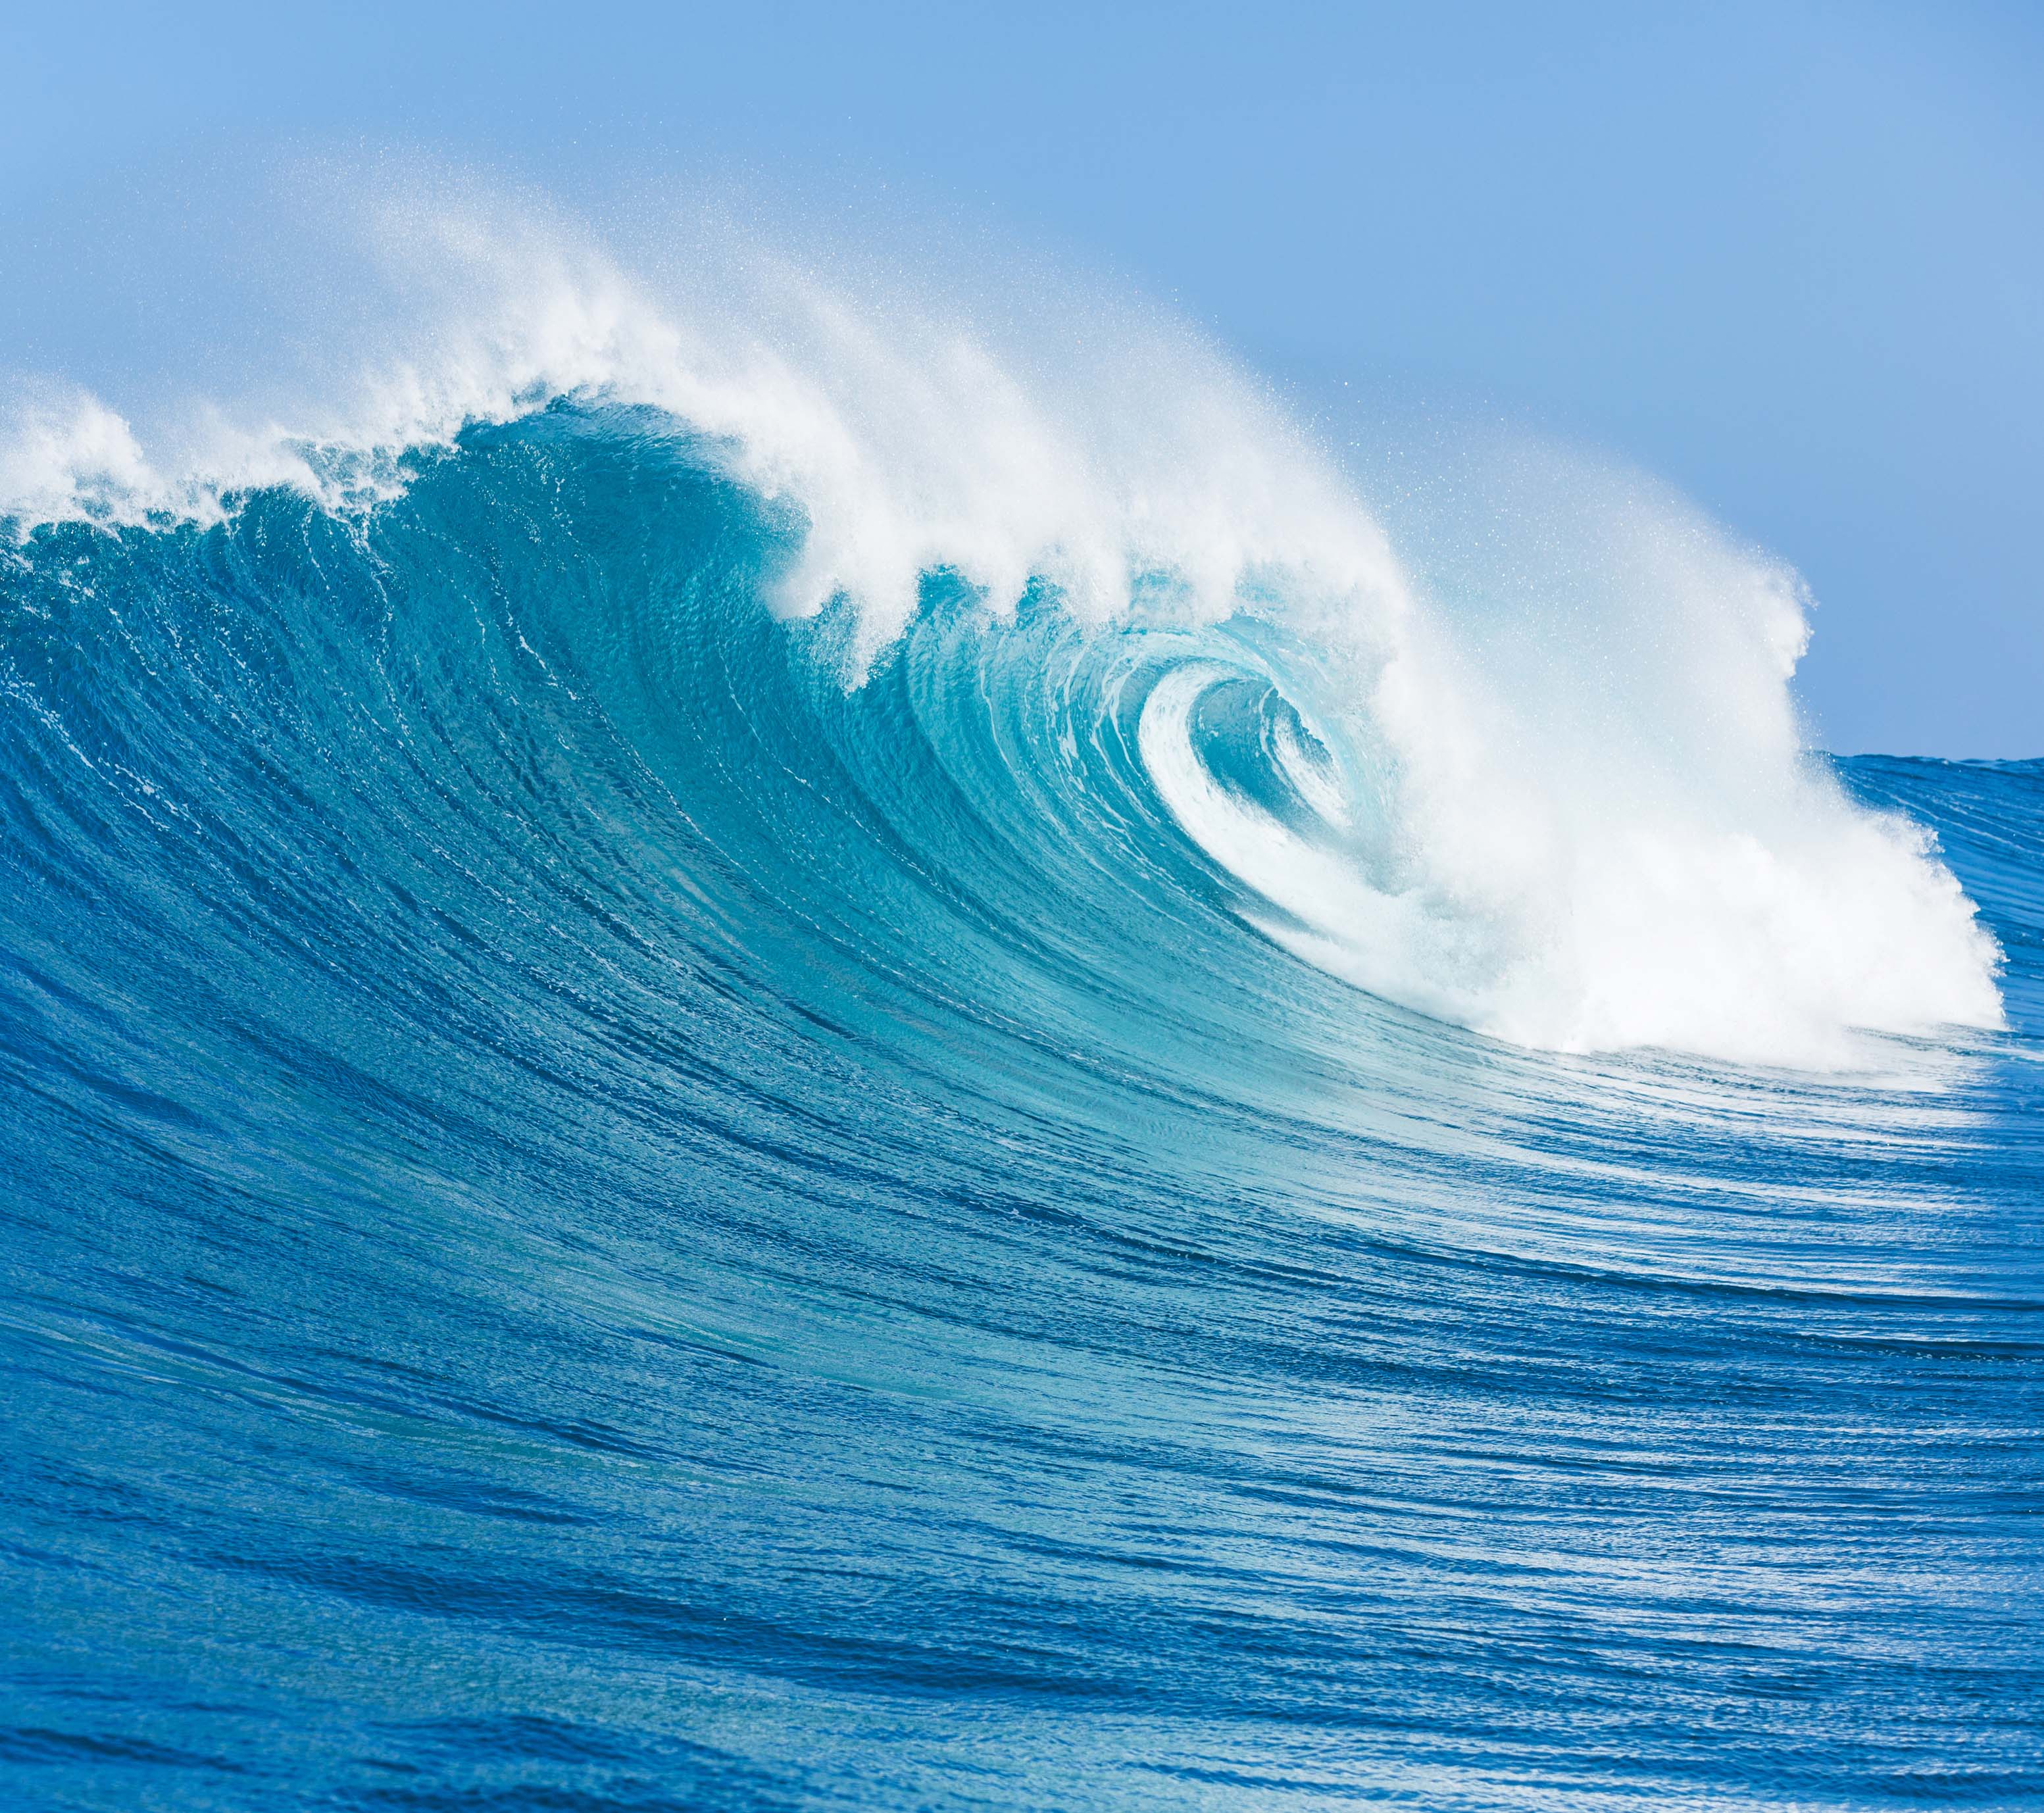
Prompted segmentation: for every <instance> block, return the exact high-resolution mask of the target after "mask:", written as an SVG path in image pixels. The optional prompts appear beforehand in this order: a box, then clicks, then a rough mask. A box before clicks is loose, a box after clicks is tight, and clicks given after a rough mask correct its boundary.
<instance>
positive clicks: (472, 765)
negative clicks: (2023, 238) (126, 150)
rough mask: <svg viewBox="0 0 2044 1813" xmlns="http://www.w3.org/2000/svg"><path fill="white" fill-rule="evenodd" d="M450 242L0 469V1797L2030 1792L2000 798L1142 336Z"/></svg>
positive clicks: (2038, 1190) (731, 1799)
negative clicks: (419, 284) (186, 440)
mask: <svg viewBox="0 0 2044 1813" xmlns="http://www.w3.org/2000/svg"><path fill="white" fill-rule="evenodd" d="M471 250H472V248H471ZM528 254H529V248H528ZM510 263H511V264H512V265H513V267H515V268H516V270H517V273H518V274H519V275H520V278H521V282H520V283H519V284H517V285H513V286H509V287H507V288H506V289H505V290H504V292H503V294H504V296H506V297H513V298H515V301H516V308H517V309H518V310H521V311H523V313H521V315H520V316H519V318H518V320H517V321H515V322H513V323H512V324H511V325H509V326H507V325H506V320H505V316H504V315H503V313H502V312H501V309H498V312H495V313H492V312H491V310H490V309H484V310H482V312H481V313H479V314H477V315H474V320H475V321H479V322H480V323H481V325H479V326H476V327H474V329H473V331H472V332H469V334H468V337H467V338H466V339H460V338H459V336H456V340H457V344H455V346H454V354H453V355H450V353H449V351H448V344H449V343H448V340H447V338H446V336H445V333H444V332H443V334H442V337H441V339H440V340H439V341H438V342H436V344H435V346H434V347H433V348H430V349H422V350H418V351H417V357H416V359H415V360H414V362H413V363H411V364H409V365H407V364H405V363H402V362H401V361H400V362H399V363H396V364H394V365H391V366H390V367H387V368H386V370H385V371H383V373H382V377H381V378H380V379H379V380H378V382H377V383H376V384H375V385H371V386H365V387H361V388H359V389H358V390H355V391H354V392H352V393H351V394H352V395H353V396H355V398H357V400H358V404H359V408H358V413H357V415H356V416H355V418H353V419H352V420H351V421H346V422H343V421H340V420H338V418H336V419H333V420H329V421H325V422H324V423H321V424H315V425H314V426H313V428H299V429H294V431H293V432H291V433H289V434H286V433H284V432H281V431H272V430H270V429H267V428H262V429H258V428H249V427H248V426H246V425H245V424H244V425H243V426H240V427H223V426H221V423H220V421H218V420H215V421H214V422H213V428H212V429H211V430H209V432H212V433H213V440H211V442H209V444H207V445H206V447H204V448H202V449H201V450H200V451H197V452H194V451H193V449H192V448H191V447H185V448H183V449H182V450H179V451H176V452H175V454H173V453H167V452H164V451H161V450H160V449H158V448H156V447H152V444H150V442H149V441H148V438H147V436H145V435H144V434H143V433H142V432H140V430H138V429H136V428H135V427H134V426H133V425H132V424H130V422H129V421H128V420H127V419H126V418H125V417H121V416H118V415H117V414H115V413H113V411H112V410H111V409H108V408H107V407H106V405H103V404H101V403H99V402H98V401H95V400H94V399H92V398H85V397H81V396H78V395H69V394H66V395H53V394H50V393H44V394H40V395H39V396H38V397H37V398H33V399H32V400H31V401H29V402H27V403H24V404H22V405H21V406H19V407H18V408H17V411H16V414H15V417H14V421H13V431H12V432H13V438H12V440H10V442H9V443H8V444H7V452H6V457H5V458H4V459H0V478H4V479H5V482H6V486H8V487H9V490H8V492H7V497H6V503H7V508H8V509H10V511H11V513H12V515H13V524H14V527H15V530H16V534H15V538H14V540H13V544H12V545H11V547H10V548H9V549H8V550H7V551H6V552H5V553H4V555H0V674H4V688H3V689H0V720H4V724H5V734H4V736H0V839H4V843H5V849H6V869H5V875H6V882H5V888H4V893H0V958H4V966H0V1078H3V1079H4V1082H3V1083H0V1086H4V1090H5V1097H4V1099H5V1101H6V1116H5V1120H4V1122H0V1157H4V1161H5V1162H4V1163H0V1212H3V1213H4V1215H5V1216H6V1227H7V1230H8V1232H7V1237H6V1243H5V1246H4V1262H5V1266H6V1278H7V1287H8V1288H7V1291H6V1300H5V1309H4V1312H0V1366H4V1372H0V1377H4V1379H5V1381H6V1382H5V1386H4V1389H5V1392H6V1400H7V1415H6V1429H7V1431H8V1432H7V1434H6V1438H5V1441H6V1458H7V1463H8V1464H7V1469H6V1481H7V1484H6V1490H5V1492H4V1496H0V1534H4V1536H5V1542H6V1546H5V1549H4V1552H0V1569H3V1570H4V1573H5V1577H6V1581H7V1596H8V1604H9V1606H10V1612H9V1623H10V1633H9V1634H10V1642H9V1645H8V1647H7V1652H6V1656H7V1659H6V1662H5V1664H4V1667H3V1668H0V1684H4V1711H0V1719H4V1725H0V1780H5V1781H6V1783H7V1784H9V1786H10V1794H11V1795H13V1796H15V1797H17V1799H21V1800H25V1801H26V1803H29V1804H49V1805H63V1806H71V1807H135V1806H179V1807H184V1806H192V1807H222V1808H229V1807H232V1808H240V1807H251V1808H253V1807H262V1808H265V1809H273V1808H276V1807H298V1806H304V1807H315V1806H317V1807H335V1806H344V1807H355V1806H359V1807H391V1806H401V1807H479V1806H494V1807H592V1808H594V1807H618V1808H633V1809H649V1808H657V1807H773V1806H780V1805H790V1806H793V1805H810V1804H856V1805H870V1806H874V1807H900V1806H908V1805H916V1806H932V1807H950V1806H959V1807H963V1806H966V1805H987V1804H994V1805H1016V1806H1024V1805H1026V1806H1074V1805H1089V1806H1127V1807H1149V1806H1155V1807H1184V1806H1187V1805H1212V1806H1214V1807H1243V1806H1252V1805H1253V1806H1264V1805H1270V1806H1277V1805H1281V1804H1282V1805H1290V1804H1299V1805H1308V1804H1322V1803H1325V1804H1334V1803H1354V1801H1356V1800H1372V1799H1377V1800H1402V1801H1404V1802H1405V1803H1412V1804H1420V1805H1425V1806H1428V1807H1501V1806H1526V1807H1564V1806H1566V1807H1593V1806H1600V1805H1605V1804H1616V1803H1642V1802H1650V1803H1654V1804H1657V1805H1658V1804H1674V1805H1682V1806H1713V1805H1720V1804H1723V1805H1733V1804H1751V1803H1754V1802H1757V1801H1760V1800H1765V1801H1769V1802H1770V1803H1780V1804H1794V1805H1797V1806H1808V1807H1820V1806H1823V1807H1829V1806H1836V1807H1846V1806H1852V1807H1864V1806H1869V1805H1881V1804H1895V1805H1907V1804H1915V1803H1924V1802H1928V1801H1931V1800H1936V1801H1938V1802H1940V1803H1975V1804H1982V1805H1988V1804H1992V1805H1996V1806H2005V1805H2010V1804H2013V1803H2016V1802H2019V1801H2021V1800H2025V1799H2028V1798H2034V1797H2037V1796H2044V1718H2041V1717H2040V1715H2039V1713H2038V1707H2040V1706H2044V1666H2040V1661H2039V1658H2040V1657H2044V1641H2040V1639H2044V1611H2040V1608H2044V1565H2040V1564H2044V1542H2040V1539H2039V1535H2038V1521H2037V1518H2036V1515H2035V1505H2036V1494H2037V1492H2038V1487H2039V1485H2040V1483H2041V1482H2040V1466H2039V1458H2038V1446H2037V1443H2036V1440H2035V1434H2036V1431H2037V1429H2038V1427H2039V1426H2040V1422H2041V1421H2044V1347H2040V1343H2039V1341H2038V1308H2039V1307H2040V1304H2044V1290H2040V1283H2044V1270H2040V1264H2039V1245H2038V1241H2039V1235H2038V1221H2037V1216H2036V1206H2037V1204H2038V1200H2040V1197H2044V1144H2041V1143H2040V1138H2039V1129H2040V1127H2044V1120H2040V1118H2039V1114H2038V1111H2039V1108H2040V1107H2044V1070H2040V1068H2039V1065H2040V1062H2044V1043H2040V1042H2039V1036H2038V1035H2039V1033H2040V1031H2044V870H2040V863H2039V859H2038V851H2039V850H2040V849H2044V767H2040V766H2038V764H2034V763H2032V764H2016V765H2004V766H1984V765H1968V764H1958V765H1953V764H1940V763H1934V762H1911V761H1900V760H1861V761H1855V762H1845V763H1840V764H1832V763H1829V762H1825V761H1824V760H1823V759H1820V758H1816V757H1813V756H1811V755H1807V754H1805V753H1804V751H1803V749H1802V747H1801V742H1800V736H1799V734H1798V732H1797V728H1796V722H1795V718H1794V713H1793V709H1792V703H1791V701H1790V699H1789V695H1788V690H1787V681H1788V674H1789V673H1790V671H1791V670H1792V666H1793V664H1794V661H1795V659H1796V655H1798V654H1799V653H1800V648H1801V646H1802V638H1803V634H1804V631H1803V618H1802V611H1801V602H1800V597H1799V595H1798V593H1797V590H1796V586H1795V584H1794V582H1793V581H1792V578H1791V577H1790V576H1788V575H1787V574H1784V573H1783V572H1781V570H1779V569H1777V568H1775V567H1772V566H1771V565H1769V563H1765V562H1764V561H1761V560H1758V559H1757V558H1755V557H1754V556H1751V555H1747V554H1745V553H1743V552H1742V551H1738V550H1735V549H1733V548H1731V547H1729V545H1728V544H1726V543H1724V542H1723V540H1722V538H1720V537H1718V536H1716V535H1715V532H1712V531H1709V530H1708V528H1706V527H1705V526H1704V525H1701V524H1697V523H1696V522H1695V521H1694V520H1693V519H1692V518H1691V517H1689V516H1688V515H1686V514H1685V513H1683V512H1681V510H1680V509H1677V507H1676V506H1674V505H1672V504H1670V503H1669V501H1666V500H1664V499H1658V498H1654V499H1650V500H1648V501H1645V502H1642V501H1641V499H1640V498H1639V497H1638V496H1637V495H1628V496H1627V497H1623V498H1621V499H1619V500H1617V501H1615V502H1612V503H1610V505H1609V507H1608V508H1606V507H1605V506H1604V505H1596V506H1595V507H1594V508H1592V507H1590V506H1589V505H1585V512H1586V513H1585V515H1584V516H1583V517H1582V518H1581V520H1580V521H1579V522H1578V523H1577V525H1576V528H1574V529H1573V530H1570V531H1569V533H1578V532H1579V534H1580V537H1581V540H1583V542H1584V543H1585V545H1591V544H1593V545H1594V546H1595V547H1596V549H1597V550H1598V551H1599V552H1598V554H1597V557H1596V561H1595V562H1591V563H1586V564H1582V565H1579V566H1578V567H1575V568H1572V569H1571V570H1572V572H1573V573H1574V574H1575V580H1574V582H1573V587H1572V589H1571V590H1569V591H1568V593H1567V603H1566V609H1565V610H1562V611H1561V612H1560V613H1549V614H1548V615H1547V616H1538V615H1537V614H1529V611H1528V609H1527V608H1525V607H1524V605H1523V601H1520V600H1518V599H1516V598H1515V596H1514V595H1513V593H1512V588H1511V586H1509V585H1508V584H1506V583H1504V582H1502V581H1496V582H1493V581H1487V580H1486V579H1485V576H1484V574H1483V573H1482V572H1481V571H1477V570H1473V569H1470V568H1469V567H1458V566H1457V565H1456V563H1454V561H1453V560H1450V559H1433V560H1430V559H1425V558H1421V557H1420V556H1419V555H1400V554H1399V553H1397V551H1394V548H1393V544H1392V542H1391V541H1390V540H1389V539H1388V538H1387V537H1386V536H1385V534H1384V533H1383V532H1382V531H1381V530H1380V529H1379V528H1377V526H1376V524H1374V521H1373V520H1372V519H1370V517H1368V516H1367V515H1366V513H1363V512H1362V510H1361V509H1360V508H1359V507H1358V505H1356V504H1355V503H1354V501H1353V499H1352V497H1351V495H1350V493H1349V491H1348V490H1347V487H1346V486H1345V485H1344V483H1343V481H1342V480H1341V478H1340V477H1339V474H1338V473H1337V472H1336V471H1335V469H1334V468H1333V467H1331V465H1329V464H1328V463H1327V462H1325V461H1324V459H1321V458H1320V455H1318V454H1316V452H1315V451H1313V449H1312V447H1310V445H1308V444H1307V443H1306V442H1305V441H1304V439H1303V438H1301V437H1300V436H1297V435H1296V434H1294V433H1293V432H1292V431H1290V430H1289V429H1288V428H1286V427H1285V424H1284V423H1283V421H1282V420H1281V417H1280V415H1279V414H1278V413H1277V411H1276V410H1275V409H1274V406H1273V405H1270V404H1269V403H1268V401H1266V400H1264V399H1262V398H1258V396H1257V394H1255V393H1254V390H1253V387H1250V386H1245V385H1243V384H1241V383H1240V382H1239V381H1238V380H1234V379H1231V378H1228V376H1227V375H1226V374H1225V373H1224V371H1221V369H1220V367H1219V366H1218V364H1217V363H1216V362H1213V361H1212V360H1211V359H1210V358H1209V356H1208V355H1204V354H1200V353H1197V351H1196V350H1195V351H1187V350H1186V348H1185V347H1184V346H1183V345H1182V344H1179V343H1177V342H1172V343H1170V345H1169V346H1168V347H1167V348H1165V350H1164V351H1158V345H1162V343H1157V344H1153V345H1152V347H1151V351H1152V352H1153V354H1154V355H1155V356H1154V357H1152V358H1151V359H1149V360H1148V361H1147V363H1145V362H1142V361H1139V362H1137V363H1136V365H1135V367H1132V368H1131V367H1128V361H1127V357H1126V355H1127V353H1128V348H1127V346H1126V344H1124V343H1122V342H1119V341H1117V342H1116V346H1115V348H1114V354H1113V360H1112V361H1111V362H1110V364H1109V366H1108V367H1102V368H1082V367H1071V368H1069V369H1066V370H1065V371H1062V374H1061V375H1059V376H1058V378H1055V379H1053V378H1050V377H1046V376H1043V375H1042V372H1041V371H1040V370H1039V371H1037V372H1036V375H1035V376H1033V377H1032V378H1030V379H1029V380H1028V382H1024V379H1023V378H1019V377H1017V376H1016V375H1015V374H1016V371H1019V370H1020V369H1022V367H1020V366H1018V365H1016V364H1015V363H1012V362H1007V363H1004V361H1003V360H1002V359H1001V358H999V357H997V356H995V355H993V354H992V353H990V352H989V351H987V349H986V348H985V346H984V345H983V344H981V343H978V342H976V341H974V340H970V339H962V338H959V337H956V336H947V335H946V334H944V333H941V332H936V330H932V329H919V330H917V331H916V332H913V333H908V332H900V333H897V335H896V336H895V337H893V338H892V339H890V338H889V337H887V336H886V335H884V334H882V333H879V332H878V331H877V330H876V329H874V328H873V326H872V324H871V323H870V321H866V320H865V319H863V317H859V316H858V315H857V313H856V312H855V311H853V312H850V313H847V310H846V309H844V308H843V307H840V306H837V305H832V306H831V307H828V308H825V307H823V306H820V305H818V304H817V303H816V302H815V300H814V298H809V299H806V300H804V301H802V302H801V304H800V306H799V307H797V306H796V305H792V304H790V303H788V302H786V290H785V289H782V290H776V291H775V292H774V293H775V294H777V295H779V296H781V297H782V303H781V306H782V317H783V318H782V322H781V327H780V329H779V330H778V339H771V340H759V339H756V338H755V339H751V340H740V339H738V338H734V337H733V336H734V335H736V331H737V330H736V329H735V328H717V327H716V326H715V325H714V324H713V325H709V326H705V325H704V323H703V322H701V321H693V320H691V319H690V318H688V317H686V316H685V315H682V314H679V313H676V312H674V310H673V309H670V308H668V307H667V306H666V305H661V306H657V307H656V306H655V305H654V303H653V302H651V301H649V300H648V299H647V296H646V295H645V294H643V293H642V292H641V290H638V289H636V288H634V287H633V286H632V285H631V284H628V283H626V282H625V281H624V279H623V278H620V277H618V276H617V275H616V274H615V272H614V271H612V272H608V273H605V272H599V274H598V276H597V278H592V277H591V276H590V274H589V268H588V267H576V270H575V272H574V275H573V278H572V281H569V280H567V279H562V280H561V282H559V283H557V282H555V278H556V277H557V276H558V275H559V273H558V272H551V267H548V265H547V263H546V261H545V260H544V259H538V258H536V257H534V256H532V255H521V256H520V257H518V258H517V259H513V260H511V261H510ZM550 272H551V274H550ZM563 285H565V286H564V287H563ZM493 306H494V305H493ZM502 306H503V307H504V308H510V307H512V306H513V302H504V303H503V305H502ZM717 319H718V320H719V321H731V320H734V319H743V321H746V322H747V323H748V324H749V325H748V326H747V332H748V333H751V334H755V335H756V334H757V333H758V332H759V328H758V322H759V319H760V316H759V312H758V311H756V310H755V311H753V312H751V313H740V315H737V316H733V315H732V314H731V313H730V312H729V311H728V309H727V310H726V312H725V313H724V315H721V316H720V317H717ZM790 321H797V326H793V327H791V326H790V325H789V322H790ZM798 330H799V331H798ZM720 333H722V334H723V336H724V337H723V338H722V339H721V340H720V339H719V337H718V335H719V334H720ZM819 348H821V350H819ZM429 354H430V356H429ZM408 356H409V355H408ZM434 361H437V363H434ZM1160 371H1161V372H1162V374H1163V377H1164V378H1168V379H1169V382H1163V381H1162V379H1160V377H1159V373H1160ZM1111 372H1120V373H1122V374H1123V375H1121V376H1120V377H1119V378H1111V377H1110V375H1109V374H1110V373H1111ZM1159 391H1161V392H1162V394H1164V396H1165V397H1166V401H1165V402H1164V403H1162V404H1158V403H1157V402H1156V401H1155V394H1156V393H1158V392H1159ZM362 398H368V399H369V401H367V402H366V403H365V402H361V401H360V399H362ZM1557 533H1558V534H1559V532H1557ZM1560 539H1561V540H1566V539H1567V536H1566V534H1561V535H1560ZM1614 550H1615V551H1614ZM1516 558H1517V556H1516V555H1515V556H1514V557H1513V559H1515V560H1516ZM1506 564H1507V566H1509V565H1510V564H1511V563H1509V562H1508V563H1506ZM1493 580H1495V574H1493ZM1642 596H1650V597H1651V598H1652V600H1653V601H1654V609H1653V611H1652V612H1650V613H1646V615H1644V616H1642V614H1641V613H1639V611H1638V610H1637V609H1634V608H1632V607H1633V606H1635V605H1636V604H1637V601H1638V600H1639V598H1640V597H1642ZM1976 903H1977V906H1976Z"/></svg>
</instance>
